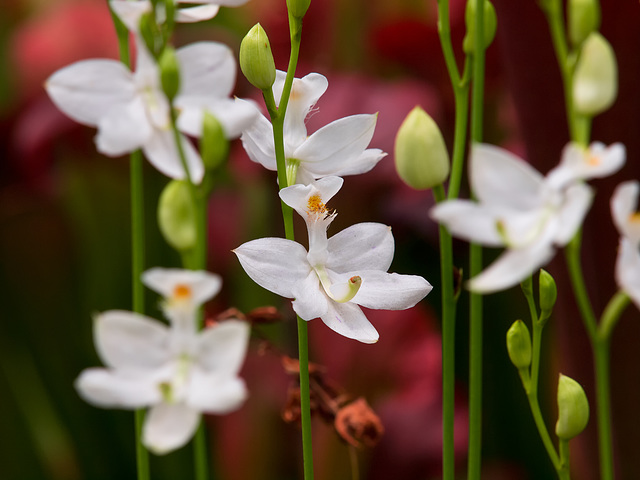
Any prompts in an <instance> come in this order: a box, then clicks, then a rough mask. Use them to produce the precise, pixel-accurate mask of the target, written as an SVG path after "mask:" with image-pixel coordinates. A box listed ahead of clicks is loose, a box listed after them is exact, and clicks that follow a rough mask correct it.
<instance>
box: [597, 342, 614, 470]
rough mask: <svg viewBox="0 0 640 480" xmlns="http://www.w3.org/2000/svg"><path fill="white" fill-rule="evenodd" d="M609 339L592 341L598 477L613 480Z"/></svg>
mask: <svg viewBox="0 0 640 480" xmlns="http://www.w3.org/2000/svg"><path fill="white" fill-rule="evenodd" d="M609 345H610V343H609V339H608V338H598V339H597V340H596V341H595V342H593V345H592V346H593V354H594V361H595V370H596V372H595V373H596V405H597V408H598V433H599V435H598V445H599V448H600V478H601V480H613V478H614V470H613V445H612V434H611V398H610V397H611V396H610V393H609V392H610V391H611V385H610V382H609Z"/></svg>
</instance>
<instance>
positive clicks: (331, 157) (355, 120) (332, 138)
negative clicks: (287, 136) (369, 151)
mask: <svg viewBox="0 0 640 480" xmlns="http://www.w3.org/2000/svg"><path fill="white" fill-rule="evenodd" d="M377 118H378V116H377V115H353V116H351V117H345V118H341V119H340V120H336V121H335V122H332V123H330V124H328V125H325V126H324V127H322V128H321V129H320V130H318V131H317V132H315V133H314V134H313V135H311V136H310V137H309V138H308V139H307V141H305V142H304V143H303V144H302V145H300V147H298V148H297V149H296V150H295V151H294V153H293V158H296V159H299V160H300V161H302V162H303V163H304V168H305V169H306V170H307V171H309V172H311V173H312V174H313V175H314V176H315V177H316V178H317V177H324V176H327V175H336V174H337V173H338V172H339V171H341V170H344V169H349V168H350V162H352V161H358V159H359V157H360V155H362V154H363V153H364V151H365V150H366V148H367V146H368V145H369V142H371V138H372V137H373V132H374V130H375V128H376V120H377ZM371 168H373V166H371ZM371 168H369V170H370V169H371Z"/></svg>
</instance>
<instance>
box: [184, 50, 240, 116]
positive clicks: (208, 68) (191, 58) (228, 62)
mask: <svg viewBox="0 0 640 480" xmlns="http://www.w3.org/2000/svg"><path fill="white" fill-rule="evenodd" d="M176 56H177V58H178V63H179V65H180V94H179V96H178V98H176V105H178V106H179V105H183V104H184V105H192V100H190V98H192V97H195V98H200V99H201V98H209V99H211V100H216V99H221V98H227V97H228V96H229V95H230V94H231V92H232V91H233V87H234V85H235V82H236V62H235V60H234V56H233V53H232V52H231V49H230V48H229V47H227V46H226V45H224V44H222V43H217V42H196V43H192V44H190V45H187V46H186V47H182V48H180V49H178V50H177V52H176Z"/></svg>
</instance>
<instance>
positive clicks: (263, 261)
mask: <svg viewBox="0 0 640 480" xmlns="http://www.w3.org/2000/svg"><path fill="white" fill-rule="evenodd" d="M233 252H234V253H235V254H236V255H237V256H238V260H240V264H241V265H242V268H244V270H245V272H247V275H249V277H251V279H252V280H253V281H254V282H256V283H257V284H258V285H260V286H261V287H263V288H266V289H267V290H269V291H271V292H273V293H276V294H277V295H280V296H282V297H286V298H293V296H294V295H293V291H294V290H295V287H296V284H298V283H299V282H302V281H303V280H304V279H305V278H307V276H308V275H309V272H310V271H311V265H309V262H308V261H307V251H306V250H305V249H304V247H303V246H302V245H300V244H299V243H296V242H293V241H291V240H285V239H284V238H260V239H258V240H252V241H250V242H247V243H244V244H242V245H240V246H239V247H238V248H236V249H235V250H234V251H233Z"/></svg>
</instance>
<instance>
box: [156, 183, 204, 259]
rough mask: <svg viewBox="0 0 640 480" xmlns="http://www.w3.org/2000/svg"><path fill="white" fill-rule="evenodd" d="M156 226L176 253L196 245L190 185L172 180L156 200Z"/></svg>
mask: <svg viewBox="0 0 640 480" xmlns="http://www.w3.org/2000/svg"><path fill="white" fill-rule="evenodd" d="M158 225H159V227H160V231H161V232H162V235H163V236H164V238H165V240H166V241H167V243H168V244H169V245H171V246H172V247H173V248H175V249H176V250H178V251H184V250H189V249H191V248H193V247H195V245H196V238H197V234H196V211H195V206H194V204H193V199H192V198H191V191H190V185H189V183H188V182H186V181H184V180H172V181H171V182H169V183H168V184H167V186H166V187H165V188H164V190H163V191H162V194H161V195H160V199H159V200H158Z"/></svg>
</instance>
